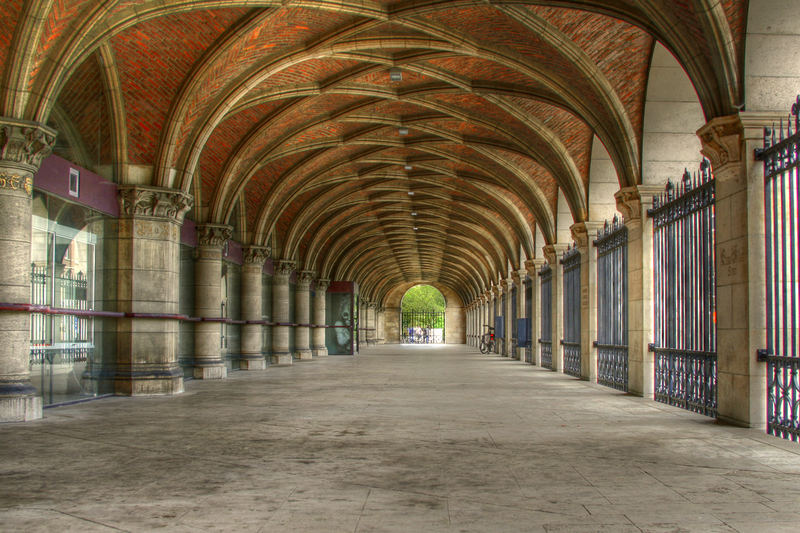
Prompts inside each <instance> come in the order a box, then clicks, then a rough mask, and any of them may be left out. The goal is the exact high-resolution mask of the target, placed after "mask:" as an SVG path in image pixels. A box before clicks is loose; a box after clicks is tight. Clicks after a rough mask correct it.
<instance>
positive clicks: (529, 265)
mask: <svg viewBox="0 0 800 533" xmlns="http://www.w3.org/2000/svg"><path fill="white" fill-rule="evenodd" d="M545 262H546V261H545V260H544V259H542V258H540V257H537V258H534V259H528V260H527V261H525V269H526V270H527V271H528V276H530V278H531V280H532V284H533V286H532V287H531V313H532V314H533V316H532V317H531V351H532V355H533V364H535V365H536V366H542V351H541V348H540V344H539V339H541V338H542V319H541V316H542V314H541V309H539V305H540V303H539V302H541V294H542V292H541V291H542V278H541V277H540V276H539V271H540V270H541V269H542V267H543V266H544V264H545Z"/></svg>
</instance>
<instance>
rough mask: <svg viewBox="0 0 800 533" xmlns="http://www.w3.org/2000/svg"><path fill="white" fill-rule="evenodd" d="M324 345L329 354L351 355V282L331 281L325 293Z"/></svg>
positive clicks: (352, 318) (352, 320)
mask: <svg viewBox="0 0 800 533" xmlns="http://www.w3.org/2000/svg"><path fill="white" fill-rule="evenodd" d="M325 308H326V310H327V312H326V325H327V326H332V327H329V328H327V329H326V330H325V345H326V347H327V348H328V354H329V355H353V341H354V339H353V324H354V316H353V284H352V283H350V282H341V281H339V282H333V283H331V285H330V287H328V292H327V294H326V295H325Z"/></svg>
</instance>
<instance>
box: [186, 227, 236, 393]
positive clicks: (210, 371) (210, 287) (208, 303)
mask: <svg viewBox="0 0 800 533" xmlns="http://www.w3.org/2000/svg"><path fill="white" fill-rule="evenodd" d="M231 233H232V228H231V227H230V226H224V225H220V224H202V225H199V226H197V248H196V249H195V261H194V286H195V293H194V311H195V315H196V316H198V317H200V318H201V319H203V320H201V321H200V322H197V323H195V325H194V378H195V379H223V378H225V377H226V376H227V375H228V371H227V368H226V367H225V361H223V359H222V331H221V324H222V322H221V320H222V319H223V317H222V288H221V282H222V246H223V245H224V244H225V241H227V240H228V239H230V237H231Z"/></svg>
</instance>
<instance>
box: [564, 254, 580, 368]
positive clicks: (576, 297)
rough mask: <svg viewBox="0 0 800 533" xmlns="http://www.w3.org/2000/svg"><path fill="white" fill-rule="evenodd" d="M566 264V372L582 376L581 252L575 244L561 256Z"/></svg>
mask: <svg viewBox="0 0 800 533" xmlns="http://www.w3.org/2000/svg"><path fill="white" fill-rule="evenodd" d="M561 264H562V265H564V298H563V299H564V339H563V340H562V341H561V344H562V345H563V346H564V373H565V374H569V375H570V376H575V377H577V378H579V377H581V253H580V251H578V248H577V247H575V246H574V245H573V247H572V248H570V249H569V250H567V251H566V252H564V255H563V257H562V258H561Z"/></svg>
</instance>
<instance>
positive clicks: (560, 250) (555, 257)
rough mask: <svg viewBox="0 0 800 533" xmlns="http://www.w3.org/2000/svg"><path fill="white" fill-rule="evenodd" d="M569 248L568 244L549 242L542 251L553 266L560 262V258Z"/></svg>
mask: <svg viewBox="0 0 800 533" xmlns="http://www.w3.org/2000/svg"><path fill="white" fill-rule="evenodd" d="M568 248H569V245H568V244H562V243H556V244H548V245H546V246H545V247H544V248H542V251H543V252H544V256H545V258H546V259H547V262H548V263H550V265H551V266H555V265H557V264H558V261H559V259H561V256H562V255H563V254H564V252H566V251H567V249H568Z"/></svg>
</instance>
